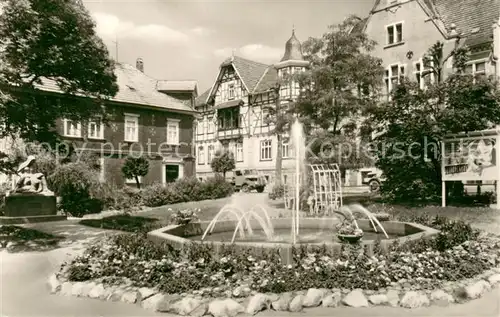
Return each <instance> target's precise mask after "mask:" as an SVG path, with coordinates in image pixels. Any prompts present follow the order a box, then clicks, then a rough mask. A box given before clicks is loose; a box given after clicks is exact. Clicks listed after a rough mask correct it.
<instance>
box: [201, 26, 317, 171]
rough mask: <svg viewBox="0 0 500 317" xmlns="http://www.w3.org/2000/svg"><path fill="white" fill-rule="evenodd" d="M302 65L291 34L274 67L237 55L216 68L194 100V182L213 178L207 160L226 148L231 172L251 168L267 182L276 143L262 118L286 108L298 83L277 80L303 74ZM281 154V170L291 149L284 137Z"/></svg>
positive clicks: (289, 164) (299, 48) (270, 127)
mask: <svg viewBox="0 0 500 317" xmlns="http://www.w3.org/2000/svg"><path fill="white" fill-rule="evenodd" d="M308 65H309V63H308V62H307V61H305V60H304V57H303V55H302V46H301V43H300V41H299V40H298V39H297V37H296V36H295V31H293V32H292V36H291V37H290V39H289V40H288V41H287V42H286V45H285V52H284V55H283V58H282V59H281V61H280V62H278V63H276V64H274V65H266V64H262V63H259V62H255V61H251V60H248V59H245V58H242V57H239V56H231V57H230V58H228V59H227V60H225V61H224V62H223V63H222V64H221V65H220V68H219V73H218V74H217V79H216V80H215V82H214V83H213V85H212V87H211V88H210V89H209V90H207V91H206V92H204V93H203V94H202V95H200V96H199V97H198V98H197V101H196V110H198V111H199V113H200V116H199V118H198V119H197V122H196V129H195V131H196V132H195V144H196V165H197V167H196V171H197V176H198V177H199V178H202V179H204V178H206V177H209V176H211V175H213V173H212V169H211V167H210V162H211V161H212V158H213V157H214V154H215V153H216V151H217V150H218V149H221V148H226V149H228V150H230V151H232V152H233V153H234V156H235V161H236V168H237V169H252V170H257V171H259V172H261V173H263V175H265V176H266V178H267V179H268V180H272V178H273V177H274V171H275V166H276V156H277V154H276V153H277V140H276V136H275V135H274V134H273V128H274V126H273V124H272V122H269V121H270V120H268V116H269V114H268V112H269V108H270V107H274V106H275V105H276V102H280V104H281V105H282V107H286V106H287V104H290V103H291V102H292V101H293V100H294V99H295V98H296V97H297V96H298V94H299V87H298V83H296V82H293V81H287V83H284V82H281V81H280V78H283V77H284V76H286V74H293V73H296V72H301V71H304V70H305V69H306V67H307V66H308ZM280 83H281V84H280ZM278 93H279V96H278ZM278 98H279V99H278ZM282 153H283V168H284V169H286V168H288V167H290V168H291V167H292V161H291V160H290V158H291V156H292V151H291V149H290V145H289V143H288V140H287V139H286V137H285V139H284V140H283V152H282Z"/></svg>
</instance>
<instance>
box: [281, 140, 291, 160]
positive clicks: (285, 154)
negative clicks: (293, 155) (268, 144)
mask: <svg viewBox="0 0 500 317" xmlns="http://www.w3.org/2000/svg"><path fill="white" fill-rule="evenodd" d="M281 157H282V158H290V145H289V143H288V141H283V143H282V152H281Z"/></svg>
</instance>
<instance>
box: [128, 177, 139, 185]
mask: <svg viewBox="0 0 500 317" xmlns="http://www.w3.org/2000/svg"><path fill="white" fill-rule="evenodd" d="M138 178H139V184H142V176H139V177H138ZM125 184H127V185H131V184H137V183H136V182H135V177H134V178H127V179H125Z"/></svg>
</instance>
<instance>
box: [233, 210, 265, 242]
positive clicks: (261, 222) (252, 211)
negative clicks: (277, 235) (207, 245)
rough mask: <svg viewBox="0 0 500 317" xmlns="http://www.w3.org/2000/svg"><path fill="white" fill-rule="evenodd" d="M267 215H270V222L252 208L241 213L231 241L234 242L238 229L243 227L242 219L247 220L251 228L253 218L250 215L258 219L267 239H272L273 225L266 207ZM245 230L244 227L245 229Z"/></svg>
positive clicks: (248, 226)
mask: <svg viewBox="0 0 500 317" xmlns="http://www.w3.org/2000/svg"><path fill="white" fill-rule="evenodd" d="M264 211H265V214H266V216H267V217H268V220H269V222H268V223H267V224H266V222H265V220H264V219H263V218H262V217H261V216H260V215H259V214H258V213H257V212H256V211H255V210H254V209H253V208H252V209H250V210H249V211H247V212H246V213H244V214H243V215H241V217H240V219H238V223H237V224H236V228H234V233H233V237H232V239H231V243H234V239H235V238H236V233H237V232H238V229H240V228H241V225H242V223H243V222H242V221H243V220H245V221H246V223H247V228H251V226H250V225H249V220H251V218H250V217H252V216H253V218H254V219H256V220H257V222H258V223H259V225H260V226H261V228H262V230H263V231H264V233H265V234H266V237H267V240H271V239H272V238H273V235H274V234H273V233H274V230H273V225H272V223H271V219H270V218H269V215H267V211H266V210H265V209H264ZM243 230H244V229H243Z"/></svg>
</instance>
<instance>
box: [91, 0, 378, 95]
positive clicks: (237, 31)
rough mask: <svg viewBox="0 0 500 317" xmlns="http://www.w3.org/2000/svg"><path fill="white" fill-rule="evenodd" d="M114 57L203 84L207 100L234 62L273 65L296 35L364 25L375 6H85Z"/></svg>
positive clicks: (174, 0)
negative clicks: (352, 18)
mask: <svg viewBox="0 0 500 317" xmlns="http://www.w3.org/2000/svg"><path fill="white" fill-rule="evenodd" d="M83 2H84V4H85V6H86V7H87V9H88V10H89V11H90V13H91V15H92V17H93V18H94V20H95V22H96V32H97V34H98V35H99V36H100V37H101V38H102V39H103V41H104V43H105V44H106V45H107V47H108V50H109V53H110V55H111V57H113V58H116V56H117V55H118V61H119V62H122V63H128V64H131V65H135V61H136V59H137V58H139V57H140V58H142V59H143V60H144V72H145V73H146V74H147V75H149V76H151V77H153V78H156V79H167V80H196V81H197V82H198V92H199V94H201V93H203V92H204V91H205V90H206V89H208V88H210V87H211V85H212V84H213V82H214V81H215V79H216V77H217V75H218V70H219V65H220V64H221V63H222V62H223V61H224V60H225V59H226V58H228V57H230V56H231V55H232V53H233V52H234V54H235V55H237V56H241V57H245V58H248V59H252V60H255V61H259V62H263V63H267V64H273V63H276V62H278V61H279V60H280V59H281V57H282V56H283V53H284V49H285V42H286V41H287V40H288V39H289V38H290V35H291V33H292V28H293V27H295V34H296V36H297V38H298V39H299V40H300V41H305V40H307V39H308V38H309V37H318V36H321V35H322V34H323V33H324V32H325V31H326V30H327V27H328V25H331V24H337V23H339V22H341V21H342V20H343V19H344V18H345V17H346V16H348V15H350V14H356V15H358V16H361V17H364V16H366V15H368V12H369V11H370V9H371V8H372V6H373V3H374V0H287V1H284V0H267V1H266V0H260V1H257V0H246V1H242V0H225V1H221V0H219V1H216V0H197V1H193V0H83Z"/></svg>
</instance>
